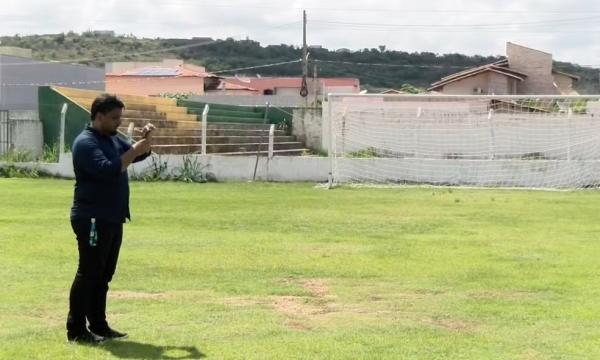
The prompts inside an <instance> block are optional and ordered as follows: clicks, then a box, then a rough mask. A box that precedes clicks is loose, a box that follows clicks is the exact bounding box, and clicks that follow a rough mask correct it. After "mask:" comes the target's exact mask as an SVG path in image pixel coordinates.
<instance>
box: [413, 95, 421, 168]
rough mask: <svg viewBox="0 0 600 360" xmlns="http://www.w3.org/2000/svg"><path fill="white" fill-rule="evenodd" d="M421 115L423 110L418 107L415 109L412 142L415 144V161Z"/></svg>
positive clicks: (417, 150)
mask: <svg viewBox="0 0 600 360" xmlns="http://www.w3.org/2000/svg"><path fill="white" fill-rule="evenodd" d="M422 115H423V108H421V107H420V106H419V107H418V108H417V121H416V124H415V130H414V134H413V140H414V142H415V155H414V157H415V159H418V158H419V129H420V128H421V116H422Z"/></svg>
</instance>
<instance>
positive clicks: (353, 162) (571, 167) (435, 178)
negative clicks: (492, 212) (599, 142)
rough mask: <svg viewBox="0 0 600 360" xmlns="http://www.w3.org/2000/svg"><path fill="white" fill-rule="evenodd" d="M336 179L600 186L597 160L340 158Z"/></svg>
mask: <svg viewBox="0 0 600 360" xmlns="http://www.w3.org/2000/svg"><path fill="white" fill-rule="evenodd" d="M334 179H335V180H336V181H337V182H341V183H345V182H349V181H353V182H376V183H377V182H379V183H392V182H396V183H410V184H433V185H468V186H491V187H530V188H577V187H589V186H600V161H598V160H588V161H566V160H558V161H549V160H496V161H485V160H456V159H454V160H439V159H438V160H435V159H392V158H369V159H339V160H338V165H337V167H336V168H335V171H334Z"/></svg>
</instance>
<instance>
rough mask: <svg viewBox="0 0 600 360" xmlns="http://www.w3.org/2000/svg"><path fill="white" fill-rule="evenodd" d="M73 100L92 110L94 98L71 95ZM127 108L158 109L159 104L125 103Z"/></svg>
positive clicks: (140, 109)
mask: <svg viewBox="0 0 600 360" xmlns="http://www.w3.org/2000/svg"><path fill="white" fill-rule="evenodd" d="M70 99H71V100H73V101H74V102H76V103H77V104H79V105H81V106H82V107H83V108H85V109H86V110H88V111H89V110H90V108H91V107H92V102H93V101H94V99H91V98H90V99H87V98H79V97H70ZM125 109H126V110H138V111H153V112H155V111H157V106H156V105H146V104H133V103H125ZM183 109H185V108H183Z"/></svg>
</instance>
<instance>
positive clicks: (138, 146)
mask: <svg viewBox="0 0 600 360" xmlns="http://www.w3.org/2000/svg"><path fill="white" fill-rule="evenodd" d="M131 148H132V149H133V151H134V153H135V156H136V157H137V156H140V155H143V154H145V153H147V152H148V151H150V141H148V139H142V140H139V141H136V142H135V143H134V144H133V145H132V146H131Z"/></svg>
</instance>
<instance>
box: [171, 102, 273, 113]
mask: <svg viewBox="0 0 600 360" xmlns="http://www.w3.org/2000/svg"><path fill="white" fill-rule="evenodd" d="M177 103H178V105H179V106H185V107H187V108H192V109H200V111H202V110H204V107H205V106H206V104H207V103H206V102H203V101H193V100H179V101H178V102H177ZM208 106H209V108H210V110H211V111H212V110H234V109H235V110H234V111H243V112H254V111H255V110H259V112H260V110H261V109H257V107H256V106H236V105H225V104H210V103H209V104H208Z"/></svg>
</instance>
